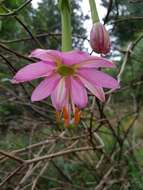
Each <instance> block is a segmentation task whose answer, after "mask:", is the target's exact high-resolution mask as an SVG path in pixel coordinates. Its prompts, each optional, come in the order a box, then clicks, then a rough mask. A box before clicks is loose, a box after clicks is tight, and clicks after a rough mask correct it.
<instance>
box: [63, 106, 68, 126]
mask: <svg viewBox="0 0 143 190" xmlns="http://www.w3.org/2000/svg"><path fill="white" fill-rule="evenodd" d="M63 116H64V125H65V126H66V127H68V126H69V113H68V110H67V108H66V107H63Z"/></svg>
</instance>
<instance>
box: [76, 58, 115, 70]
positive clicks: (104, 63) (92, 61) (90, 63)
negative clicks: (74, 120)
mask: <svg viewBox="0 0 143 190" xmlns="http://www.w3.org/2000/svg"><path fill="white" fill-rule="evenodd" d="M79 66H80V67H81V68H99V67H105V68H106V67H107V68H114V67H116V65H115V64H114V63H113V62H112V61H109V60H108V59H105V58H102V57H97V56H91V57H90V58H88V59H87V60H85V61H82V62H81V63H79Z"/></svg>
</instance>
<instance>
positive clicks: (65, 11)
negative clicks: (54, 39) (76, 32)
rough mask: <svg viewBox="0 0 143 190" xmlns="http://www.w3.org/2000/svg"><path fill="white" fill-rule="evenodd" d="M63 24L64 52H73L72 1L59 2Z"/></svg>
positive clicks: (61, 0) (63, 0)
mask: <svg viewBox="0 0 143 190" xmlns="http://www.w3.org/2000/svg"><path fill="white" fill-rule="evenodd" d="M59 8H60V12H61V22H62V51H64V52H66V51H70V50H72V34H71V9H70V0H59Z"/></svg>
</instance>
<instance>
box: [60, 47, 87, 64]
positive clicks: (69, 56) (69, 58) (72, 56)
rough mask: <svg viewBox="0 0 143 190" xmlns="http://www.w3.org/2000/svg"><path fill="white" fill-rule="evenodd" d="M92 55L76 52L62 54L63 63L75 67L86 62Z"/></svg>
mask: <svg viewBox="0 0 143 190" xmlns="http://www.w3.org/2000/svg"><path fill="white" fill-rule="evenodd" d="M89 57H90V55H89V54H88V53H86V52H83V51H79V50H74V51H69V52H62V62H63V64H66V65H73V64H77V63H80V62H81V61H84V60H85V59H87V58H89Z"/></svg>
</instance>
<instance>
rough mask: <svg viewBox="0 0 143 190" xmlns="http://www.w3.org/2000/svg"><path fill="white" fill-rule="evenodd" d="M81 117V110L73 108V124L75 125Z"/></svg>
mask: <svg viewBox="0 0 143 190" xmlns="http://www.w3.org/2000/svg"><path fill="white" fill-rule="evenodd" d="M80 117H81V111H80V110H79V109H78V108H75V113H74V125H75V126H77V125H78V123H79V121H80Z"/></svg>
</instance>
